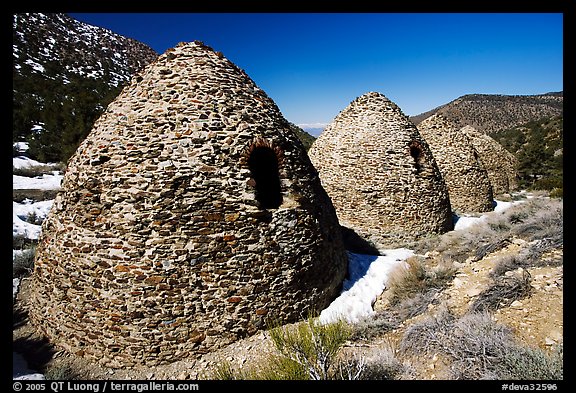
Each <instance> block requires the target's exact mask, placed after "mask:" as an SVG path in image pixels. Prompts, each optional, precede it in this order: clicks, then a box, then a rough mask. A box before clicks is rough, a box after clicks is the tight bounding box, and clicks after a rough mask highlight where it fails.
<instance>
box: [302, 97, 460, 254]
mask: <svg viewBox="0 0 576 393" xmlns="http://www.w3.org/2000/svg"><path fill="white" fill-rule="evenodd" d="M308 154H309V156H310V159H311V160H312V162H313V164H314V166H315V167H316V168H317V169H318V171H319V173H320V179H321V180H322V184H323V186H324V188H325V189H326V191H327V192H328V194H329V195H330V198H331V199H332V202H333V203H334V206H335V208H336V212H337V214H338V218H339V221H340V223H341V224H342V225H343V226H345V227H348V228H350V229H353V230H354V231H355V232H356V233H357V234H358V235H360V236H361V237H363V238H364V239H366V240H369V241H371V242H372V243H373V244H374V245H375V246H376V247H377V248H386V247H392V246H397V245H399V244H403V243H405V242H411V241H414V240H417V239H419V238H421V237H422V236H425V235H428V234H431V233H444V232H447V231H449V230H451V229H452V228H453V223H452V211H451V206H450V200H449V198H448V191H447V188H446V184H445V183H444V179H443V178H442V175H441V173H440V171H439V169H438V166H437V164H436V161H435V159H434V157H433V156H432V153H431V151H430V149H429V147H428V144H427V143H426V141H425V140H424V139H423V138H422V137H421V136H420V133H419V132H418V129H417V128H416V126H415V125H414V124H413V123H412V122H410V120H409V119H408V117H407V116H406V115H404V114H403V113H402V111H401V110H400V108H399V107H398V106H397V105H396V104H394V103H393V102H392V101H390V100H389V99H388V98H386V97H385V96H383V95H382V94H380V93H377V92H371V93H367V94H364V95H362V96H361V97H358V98H356V99H355V100H354V101H352V102H351V103H350V105H349V106H348V107H347V108H345V109H344V110H343V111H341V112H340V113H339V114H338V115H337V116H336V118H335V119H334V120H333V121H332V123H330V124H329V125H328V126H327V127H326V128H325V130H324V131H323V132H322V134H321V135H320V136H319V137H318V139H317V140H316V141H315V142H314V144H313V145H312V147H311V149H310V150H309V152H308Z"/></svg>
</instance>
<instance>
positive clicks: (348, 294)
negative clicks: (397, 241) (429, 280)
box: [319, 248, 414, 323]
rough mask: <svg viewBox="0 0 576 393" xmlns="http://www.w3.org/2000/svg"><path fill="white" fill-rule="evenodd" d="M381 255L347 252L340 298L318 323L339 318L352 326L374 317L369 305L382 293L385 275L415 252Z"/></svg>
mask: <svg viewBox="0 0 576 393" xmlns="http://www.w3.org/2000/svg"><path fill="white" fill-rule="evenodd" d="M383 254H385V255H381V256H375V255H364V254H354V253H351V252H349V253H348V278H347V279H346V280H344V283H343V287H342V293H341V294H340V296H339V297H338V298H336V300H334V301H333V302H332V303H331V304H330V305H329V306H328V307H327V308H326V309H324V310H323V311H322V312H321V313H320V318H319V320H320V322H321V323H331V322H335V321H337V320H339V319H343V320H346V321H348V322H352V323H354V322H359V321H360V320H362V319H364V318H366V317H369V316H371V315H373V314H374V310H373V309H372V304H374V302H375V301H376V298H377V297H378V295H380V294H381V293H382V291H384V289H385V287H386V281H387V279H388V274H389V273H390V271H392V270H393V269H394V268H396V267H397V266H399V265H401V264H403V263H404V261H405V260H406V259H407V258H408V257H410V256H412V255H414V252H413V251H412V250H408V249H406V248H397V249H390V250H384V252H383Z"/></svg>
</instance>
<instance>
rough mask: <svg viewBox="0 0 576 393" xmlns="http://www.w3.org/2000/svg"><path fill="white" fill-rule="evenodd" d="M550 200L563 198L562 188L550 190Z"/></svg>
mask: <svg viewBox="0 0 576 393" xmlns="http://www.w3.org/2000/svg"><path fill="white" fill-rule="evenodd" d="M550 198H564V189H563V187H556V188H553V189H552V190H550Z"/></svg>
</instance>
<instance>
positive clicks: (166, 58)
mask: <svg viewBox="0 0 576 393" xmlns="http://www.w3.org/2000/svg"><path fill="white" fill-rule="evenodd" d="M346 271H347V255H346V251H345V249H344V247H343V244H342V238H341V235H340V231H339V225H338V221H337V217H336V213H335V210H334V208H333V206H332V203H331V201H330V199H329V197H328V195H327V194H326V192H325V191H324V189H323V188H322V186H321V184H320V180H319V178H318V175H317V172H316V171H315V169H314V167H313V166H312V164H311V162H310V160H309V158H308V156H307V154H306V151H305V149H304V147H303V146H302V144H301V143H300V141H299V140H298V139H297V137H296V136H295V135H294V134H293V133H292V131H291V130H290V127H289V123H288V122H287V121H286V120H285V119H284V118H283V117H282V115H281V113H280V111H279V109H278V108H277V106H276V105H275V104H274V102H273V101H272V100H271V99H270V98H269V97H268V96H267V95H266V94H265V93H264V92H263V91H262V90H261V89H259V88H258V87H257V86H256V85H255V83H254V82H253V81H252V80H251V79H250V78H249V77H248V76H247V75H246V73H245V72H244V71H242V70H240V69H239V68H238V67H237V66H236V65H234V64H233V63H232V62H230V61H229V60H227V59H226V58H224V57H223V56H222V54H221V53H219V52H214V51H213V50H212V49H211V48H209V47H207V46H205V45H203V44H202V43H200V42H193V43H187V44H179V45H178V46H177V47H175V48H173V49H171V50H168V51H167V52H166V53H164V54H163V55H161V56H160V57H159V58H158V59H157V60H156V61H155V62H154V63H152V64H151V65H150V66H148V67H147V68H146V69H144V70H143V71H142V72H141V73H140V74H138V75H137V76H135V77H134V78H133V80H132V81H131V83H130V84H129V85H128V86H127V87H126V88H124V90H123V91H122V92H121V93H120V95H119V96H118V97H117V98H116V99H115V100H114V101H113V102H112V103H111V104H110V105H109V106H108V108H107V109H106V111H105V112H104V113H103V115H102V116H101V117H100V118H99V120H98V121H97V122H96V123H95V125H94V127H93V129H92V131H91V132H90V134H89V135H88V137H87V138H86V139H85V140H84V141H83V142H82V144H81V145H80V147H79V148H78V150H77V151H76V153H75V154H74V156H73V157H72V158H71V159H70V161H69V163H68V167H67V170H66V173H65V176H64V180H63V184H62V191H61V192H60V194H59V195H58V196H57V198H56V200H55V202H54V205H53V208H52V210H51V212H50V214H49V215H48V217H47V219H46V220H45V222H44V223H43V232H42V238H41V241H40V243H39V245H38V251H37V257H36V261H35V271H34V273H33V282H32V291H33V293H32V296H31V300H30V309H29V311H30V318H31V320H32V322H33V323H34V324H35V325H36V326H38V327H39V328H40V330H41V331H42V332H43V333H44V334H45V335H46V336H47V337H48V338H49V339H50V340H51V341H52V342H54V343H55V344H57V345H59V346H60V347H63V348H65V349H66V350H68V351H70V352H72V353H75V354H78V355H81V356H85V357H89V358H91V359H94V360H96V361H97V362H98V363H100V364H102V365H106V366H111V367H130V366H134V365H138V364H147V365H156V364H161V363H168V362H172V361H175V360H179V359H182V358H186V357H190V356H192V357H194V356H197V355H199V354H202V353H206V352H209V351H212V350H214V349H216V348H219V347H222V346H224V345H227V344H229V343H231V342H233V341H235V340H237V339H239V338H241V337H245V336H248V335H251V334H253V333H255V332H256V331H257V330H258V329H260V328H265V327H266V324H265V323H266V319H267V318H269V317H274V318H277V319H278V320H280V321H283V322H293V321H296V320H298V319H300V318H305V317H307V316H308V312H310V311H320V310H321V309H322V308H324V307H326V306H327V305H328V304H329V303H330V302H331V301H332V300H333V298H334V297H336V296H337V295H338V293H339V289H340V286H341V283H342V281H343V279H344V277H345V275H346Z"/></svg>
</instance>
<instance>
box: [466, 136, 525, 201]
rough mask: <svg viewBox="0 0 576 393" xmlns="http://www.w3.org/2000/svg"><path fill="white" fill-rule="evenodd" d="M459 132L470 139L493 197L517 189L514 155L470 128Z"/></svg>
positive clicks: (516, 165)
mask: <svg viewBox="0 0 576 393" xmlns="http://www.w3.org/2000/svg"><path fill="white" fill-rule="evenodd" d="M460 131H461V132H463V133H464V134H466V135H467V136H468V137H469V138H470V142H472V145H473V146H474V148H475V149H476V151H477V152H478V154H479V155H480V159H481V161H482V164H483V165H484V168H486V172H488V178H489V179H490V184H492V192H493V193H494V195H499V194H504V193H509V192H511V191H514V190H515V189H516V188H518V184H517V180H516V177H517V169H516V168H517V167H518V160H517V159H516V157H515V156H514V154H512V153H510V152H509V151H508V150H506V149H505V148H504V147H503V146H502V145H501V144H500V143H498V142H497V141H496V140H495V139H493V138H491V137H490V136H489V135H486V134H483V133H481V132H480V131H478V130H476V129H475V128H474V127H472V126H469V125H467V126H464V127H462V128H461V129H460Z"/></svg>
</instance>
